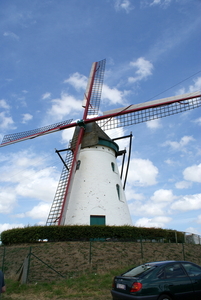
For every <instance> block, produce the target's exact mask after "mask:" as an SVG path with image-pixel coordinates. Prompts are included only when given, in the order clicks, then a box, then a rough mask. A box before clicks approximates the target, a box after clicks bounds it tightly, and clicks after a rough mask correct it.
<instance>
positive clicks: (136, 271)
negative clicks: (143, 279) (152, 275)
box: [122, 265, 153, 277]
mask: <svg viewBox="0 0 201 300" xmlns="http://www.w3.org/2000/svg"><path fill="white" fill-rule="evenodd" d="M151 268H153V266H151V265H141V266H138V267H136V268H133V269H131V270H129V271H128V272H126V273H124V274H122V276H126V277H128V276H132V277H138V276H140V275H141V274H143V273H145V272H146V271H148V270H150V269H151Z"/></svg>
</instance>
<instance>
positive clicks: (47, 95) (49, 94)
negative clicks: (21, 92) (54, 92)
mask: <svg viewBox="0 0 201 300" xmlns="http://www.w3.org/2000/svg"><path fill="white" fill-rule="evenodd" d="M50 97H51V93H48V92H47V93H45V94H43V95H42V99H43V100H45V99H49V98H50Z"/></svg>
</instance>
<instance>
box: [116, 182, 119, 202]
mask: <svg viewBox="0 0 201 300" xmlns="http://www.w3.org/2000/svg"><path fill="white" fill-rule="evenodd" d="M116 189H117V195H118V198H119V200H120V186H119V185H118V184H116Z"/></svg>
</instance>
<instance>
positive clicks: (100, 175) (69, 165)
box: [0, 60, 201, 225]
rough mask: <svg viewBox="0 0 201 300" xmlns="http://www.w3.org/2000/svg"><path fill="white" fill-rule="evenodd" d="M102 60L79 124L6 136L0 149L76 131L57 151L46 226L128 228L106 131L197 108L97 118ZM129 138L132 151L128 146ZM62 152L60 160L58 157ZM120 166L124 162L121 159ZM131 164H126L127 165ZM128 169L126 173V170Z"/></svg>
mask: <svg viewBox="0 0 201 300" xmlns="http://www.w3.org/2000/svg"><path fill="white" fill-rule="evenodd" d="M104 70H105V60H102V61H99V62H95V63H93V64H92V67H91V72H90V76H89V80H88V84H87V88H86V93H85V96H84V101H83V108H84V113H83V117H82V119H81V120H79V121H78V122H72V120H67V121H63V122H60V123H56V124H53V125H50V126H46V127H41V128H39V129H36V130H30V131H25V132H21V133H14V134H9V135H6V136H4V139H3V141H2V143H1V145H0V147H3V146H6V145H10V144H13V143H17V142H20V141H24V140H27V139H33V138H36V137H39V136H42V135H45V134H49V133H52V132H56V131H60V130H64V129H68V128H75V130H74V135H73V138H72V140H71V142H70V143H69V147H68V148H67V149H62V150H59V151H58V150H56V152H57V153H58V155H59V156H60V158H61V159H62V161H63V164H64V166H63V170H62V174H61V178H60V181H59V185H58V188H57V191H56V195H55V198H54V200H53V203H52V206H51V209H50V213H49V216H48V219H47V223H46V224H47V225H76V224H78V225H90V224H91V225H93V224H106V225H132V221H131V217H130V213H129V209H128V205H127V201H126V198H125V193H124V188H125V182H126V178H125V181H124V184H123V183H122V173H121V175H120V174H119V171H118V166H117V157H118V156H119V155H123V156H124V154H125V151H119V147H118V145H117V144H116V143H115V139H114V140H112V139H111V138H110V137H109V136H108V135H107V134H106V133H105V131H107V130H109V129H115V128H119V127H124V126H129V125H135V124H138V123H142V122H147V121H150V120H154V119H158V118H163V117H166V116H170V115H173V114H177V113H180V112H183V111H187V110H191V109H194V108H197V107H200V106H201V94H200V92H194V93H190V94H184V95H180V96H174V97H169V98H163V99H159V100H154V101H149V102H144V103H140V104H134V105H129V106H127V107H123V108H119V109H114V110H111V111H106V112H104V113H103V115H101V116H98V112H99V105H100V99H101V91H102V86H103V77H104ZM131 136H132V135H130V136H129V137H130V145H131ZM63 151H66V153H67V154H66V158H65V159H63V157H62V155H61V154H60V153H61V152H63ZM123 160H124V158H123ZM128 164H129V161H128ZM128 164H127V169H128Z"/></svg>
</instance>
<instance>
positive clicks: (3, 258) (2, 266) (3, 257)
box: [1, 246, 6, 272]
mask: <svg viewBox="0 0 201 300" xmlns="http://www.w3.org/2000/svg"><path fill="white" fill-rule="evenodd" d="M5 256H6V247H5V246H4V249H3V256H2V264H1V270H2V272H4V264H5Z"/></svg>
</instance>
